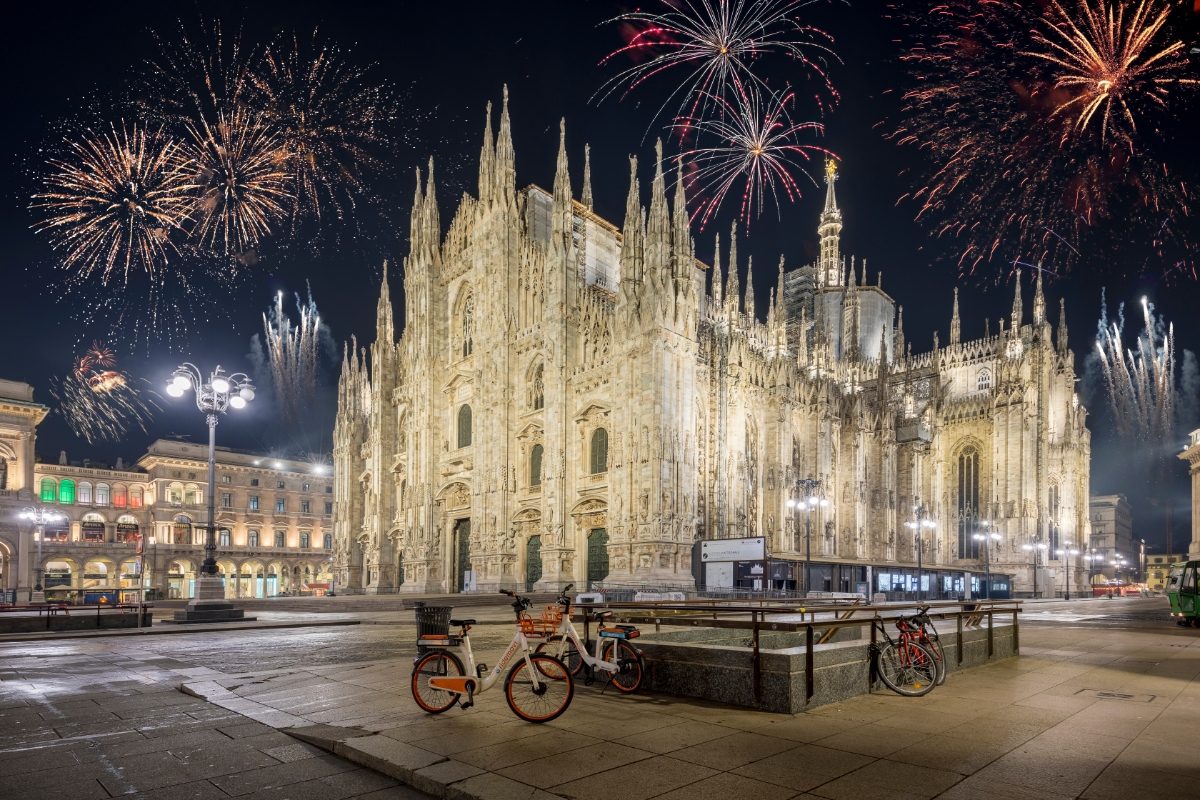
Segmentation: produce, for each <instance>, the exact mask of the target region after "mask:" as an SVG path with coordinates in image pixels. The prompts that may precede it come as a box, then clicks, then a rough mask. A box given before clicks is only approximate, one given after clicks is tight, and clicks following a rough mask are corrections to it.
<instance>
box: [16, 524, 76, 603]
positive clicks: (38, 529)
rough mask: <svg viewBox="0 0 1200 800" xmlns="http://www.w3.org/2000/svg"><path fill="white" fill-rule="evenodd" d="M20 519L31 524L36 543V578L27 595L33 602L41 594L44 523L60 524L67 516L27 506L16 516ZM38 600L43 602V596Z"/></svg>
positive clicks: (44, 536)
mask: <svg viewBox="0 0 1200 800" xmlns="http://www.w3.org/2000/svg"><path fill="white" fill-rule="evenodd" d="M17 516H19V517H20V518H21V519H23V520H25V521H27V522H32V523H33V540H34V541H35V542H37V566H36V567H35V568H34V573H35V574H36V576H37V578H36V581H35V583H34V585H33V591H32V592H30V594H29V602H31V603H32V602H34V594H39V595H41V594H42V540H43V539H45V538H46V523H48V522H62V521H63V520H65V519H66V518H67V515H66V514H64V513H63V512H61V511H58V510H57V509H53V508H50V507H49V506H27V507H26V508H24V509H22V510H21V513H20V514H18V515H17ZM37 599H38V600H45V596H44V595H43V596H42V597H40V598H37Z"/></svg>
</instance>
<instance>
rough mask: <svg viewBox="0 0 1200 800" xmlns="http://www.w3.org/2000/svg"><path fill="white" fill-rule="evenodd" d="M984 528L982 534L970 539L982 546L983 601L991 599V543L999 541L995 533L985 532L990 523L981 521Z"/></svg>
mask: <svg viewBox="0 0 1200 800" xmlns="http://www.w3.org/2000/svg"><path fill="white" fill-rule="evenodd" d="M979 524H980V525H982V526H983V527H984V529H985V530H984V532H982V533H975V534H972V536H971V538H972V539H974V540H975V541H977V542H979V543H980V544H982V545H983V575H984V582H985V583H984V585H985V586H986V588H985V589H984V590H983V596H984V599H985V600H991V599H992V542H998V541H1000V539H1001V536H1000V534H998V533H996V532H995V531H991V532H989V531H987V530H986V529H987V528H988V526H990V525H991V524H992V523H991V522H989V521H988V520H986V519H985V520H982V521H981V522H980V523H979Z"/></svg>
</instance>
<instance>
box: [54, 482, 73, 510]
mask: <svg viewBox="0 0 1200 800" xmlns="http://www.w3.org/2000/svg"><path fill="white" fill-rule="evenodd" d="M58 502H60V503H62V504H63V505H74V504H75V481H73V480H71V479H70V478H64V479H63V482H62V483H60V484H59V485H58Z"/></svg>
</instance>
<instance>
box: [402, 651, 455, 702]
mask: <svg viewBox="0 0 1200 800" xmlns="http://www.w3.org/2000/svg"><path fill="white" fill-rule="evenodd" d="M463 674H465V673H464V672H463V665H462V662H461V661H459V660H458V656H456V655H454V654H453V653H447V652H446V651H445V650H434V651H433V652H431V653H426V654H425V655H424V656H422V657H421V658H420V659H419V660H418V661H417V663H416V664H414V665H413V671H412V696H413V700H416V701H417V705H419V706H420V707H421V710H422V711H427V712H429V713H430V714H441V713H442V712H443V711H448V710H449V709H450V708H451V707H452V706H453V705H454V704H455V703H456V702H458V695H456V694H455V693H454V692H445V691H442V690H441V689H434V688H433V687H432V686H430V685H429V679H430V678H445V677H456V676H459V675H463Z"/></svg>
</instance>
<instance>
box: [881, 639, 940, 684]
mask: <svg viewBox="0 0 1200 800" xmlns="http://www.w3.org/2000/svg"><path fill="white" fill-rule="evenodd" d="M934 664H935V662H934V656H933V653H931V652H929V650H927V649H926V648H924V647H922V646H921V645H919V644H917V643H916V642H905V643H902V644H897V643H895V642H889V643H888V644H885V645H883V646H882V647H881V648H879V653H878V655H876V656H875V669H876V671H877V672H878V674H879V679H880V680H881V681H883V683H884V685H885V686H887V687H888V688H889V689H891V690H892V691H893V692H895V693H896V694H902V695H904V696H905V697H920V696H921V695H926V694H929V693H930V692H932V691H933V687H934V686H935V685H936V681H937V667H936V666H935V665H934Z"/></svg>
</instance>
